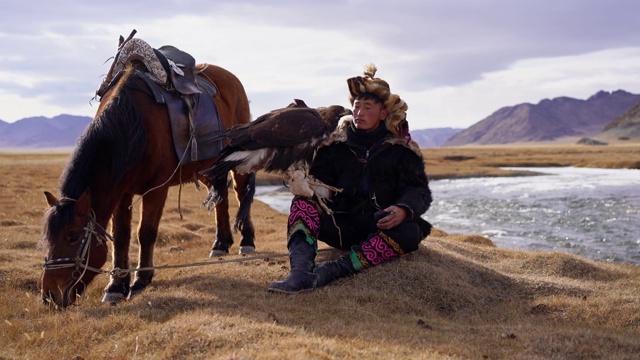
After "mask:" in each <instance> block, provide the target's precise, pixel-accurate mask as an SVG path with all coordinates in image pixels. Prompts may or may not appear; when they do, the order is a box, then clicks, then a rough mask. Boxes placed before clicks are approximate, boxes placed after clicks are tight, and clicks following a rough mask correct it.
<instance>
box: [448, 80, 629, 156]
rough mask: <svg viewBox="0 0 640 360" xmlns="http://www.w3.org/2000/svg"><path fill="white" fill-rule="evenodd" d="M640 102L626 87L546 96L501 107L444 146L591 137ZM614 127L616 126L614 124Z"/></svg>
mask: <svg viewBox="0 0 640 360" xmlns="http://www.w3.org/2000/svg"><path fill="white" fill-rule="evenodd" d="M639 102H640V95H635V94H631V93H628V92H626V91H624V90H617V91H614V92H606V91H599V92H598V93H596V94H594V95H592V96H591V97H589V98H588V99H587V100H578V99H573V98H570V97H558V98H555V99H551V100H549V99H545V100H542V101H540V102H539V103H537V104H530V103H524V104H519V105H515V106H508V107H503V108H501V109H499V110H498V111H496V112H494V113H493V114H491V115H490V116H488V117H487V118H485V119H483V120H481V121H479V122H478V123H476V124H474V125H472V126H471V127H469V128H467V129H465V130H463V131H461V132H459V133H457V134H456V135H454V136H453V137H451V138H450V139H449V140H447V141H446V142H445V143H444V146H462V145H471V144H473V145H488V144H512V143H526V142H541V141H554V140H558V139H562V138H580V137H591V136H595V135H597V134H599V133H601V132H602V131H603V130H604V128H605V127H607V126H609V124H610V123H611V122H612V121H614V119H616V118H617V117H619V116H621V115H622V114H624V113H625V112H626V111H627V110H629V109H630V108H631V107H632V106H634V105H636V104H638V103H639ZM612 126H614V125H612Z"/></svg>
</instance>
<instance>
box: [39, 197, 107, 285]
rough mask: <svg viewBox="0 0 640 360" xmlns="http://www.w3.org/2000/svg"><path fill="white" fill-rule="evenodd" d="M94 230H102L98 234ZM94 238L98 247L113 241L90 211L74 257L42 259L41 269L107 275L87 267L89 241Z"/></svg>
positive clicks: (100, 270)
mask: <svg viewBox="0 0 640 360" xmlns="http://www.w3.org/2000/svg"><path fill="white" fill-rule="evenodd" d="M96 228H98V229H100V230H102V231H101V232H98V230H96ZM94 237H95V239H96V241H97V245H98V246H103V245H104V241H106V240H107V239H109V240H111V241H113V240H114V239H113V236H111V235H110V234H109V233H108V232H107V230H106V229H105V228H103V227H102V226H101V225H100V224H98V222H97V221H96V213H95V212H94V211H93V209H91V211H90V212H89V221H87V224H86V225H85V227H84V236H83V237H82V240H81V243H80V247H78V251H76V255H75V256H74V257H65V258H57V259H48V258H46V257H45V258H44V265H43V266H42V269H43V270H44V271H49V270H59V269H66V268H72V267H75V270H76V272H79V271H80V269H83V270H82V274H81V275H84V273H85V272H86V271H87V270H88V271H92V272H95V273H98V274H102V273H108V271H105V270H102V269H97V268H94V267H92V266H89V253H90V245H91V240H92V239H93V238H94ZM81 278H82V276H79V277H78V279H81Z"/></svg>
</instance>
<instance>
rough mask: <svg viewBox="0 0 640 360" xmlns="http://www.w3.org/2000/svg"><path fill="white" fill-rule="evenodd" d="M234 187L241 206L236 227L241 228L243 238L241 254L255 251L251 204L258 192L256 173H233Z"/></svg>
mask: <svg viewBox="0 0 640 360" xmlns="http://www.w3.org/2000/svg"><path fill="white" fill-rule="evenodd" d="M233 189H234V190H235V192H236V196H237V198H238V202H239V203H240V207H239V208H238V214H237V215H236V225H235V229H236V230H240V233H241V234H242V240H241V241H240V254H251V253H253V252H255V250H256V245H255V241H254V240H255V228H254V227H253V221H252V220H251V204H252V203H253V196H254V195H255V192H256V174H255V173H250V174H237V173H235V172H234V173H233Z"/></svg>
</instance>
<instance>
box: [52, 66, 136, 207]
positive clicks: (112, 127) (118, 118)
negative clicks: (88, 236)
mask: <svg viewBox="0 0 640 360" xmlns="http://www.w3.org/2000/svg"><path fill="white" fill-rule="evenodd" d="M134 74H135V68H134V67H131V66H130V67H128V68H127V69H126V70H125V73H124V74H123V75H122V76H121V77H120V80H118V81H117V84H115V85H114V86H113V87H112V88H111V89H110V90H108V92H107V93H106V94H105V96H104V97H103V98H102V99H101V101H102V102H105V101H106V102H107V104H106V105H105V106H104V107H103V108H102V111H100V112H99V113H98V114H96V116H95V118H94V119H93V121H92V122H91V123H90V124H89V125H88V126H87V128H86V129H85V130H84V133H83V134H82V135H81V136H80V138H79V139H78V142H77V146H76V148H75V150H74V152H73V154H72V155H71V157H70V159H69V162H68V163H67V166H66V167H65V169H64V171H63V173H62V176H61V177H60V194H61V195H62V196H64V197H68V198H71V199H77V198H78V197H79V196H80V195H81V194H82V193H83V192H84V191H85V190H87V188H88V187H89V185H90V184H89V181H90V177H91V176H92V174H94V173H95V169H97V168H99V167H104V166H109V165H110V166H111V182H112V185H113V186H115V185H117V184H118V182H119V181H120V180H121V179H122V176H123V175H124V173H125V172H126V171H127V170H128V169H129V168H130V167H131V166H132V165H133V164H135V163H136V161H138V160H139V159H140V157H141V156H142V154H143V153H144V150H145V148H146V145H147V135H146V131H145V126H144V121H143V118H142V113H141V111H140V109H139V108H138V107H137V106H136V104H135V103H134V102H133V100H132V97H131V91H132V89H134V88H135V89H137V88H139V85H138V83H139V80H138V79H136V76H133V75H134Z"/></svg>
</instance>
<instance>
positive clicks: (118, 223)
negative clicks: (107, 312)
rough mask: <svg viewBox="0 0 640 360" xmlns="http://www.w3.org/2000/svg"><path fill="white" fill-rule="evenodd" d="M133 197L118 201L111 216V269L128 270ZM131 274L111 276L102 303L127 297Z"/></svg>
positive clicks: (125, 196)
mask: <svg viewBox="0 0 640 360" xmlns="http://www.w3.org/2000/svg"><path fill="white" fill-rule="evenodd" d="M132 199H133V196H132V195H131V194H126V195H124V196H123V197H122V199H121V200H120V203H119V204H118V207H117V208H116V211H115V213H114V214H113V238H114V242H113V268H114V269H129V244H130V243H131V201H132ZM130 279H131V274H130V273H129V272H126V273H125V274H124V275H122V276H119V275H118V274H114V275H111V280H110V281H109V284H107V286H106V287H105V288H104V297H103V298H102V302H108V303H117V302H120V301H122V300H124V299H126V298H127V296H128V295H129V282H130Z"/></svg>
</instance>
